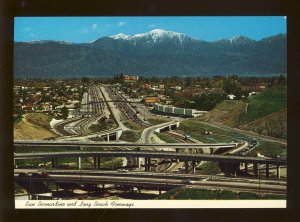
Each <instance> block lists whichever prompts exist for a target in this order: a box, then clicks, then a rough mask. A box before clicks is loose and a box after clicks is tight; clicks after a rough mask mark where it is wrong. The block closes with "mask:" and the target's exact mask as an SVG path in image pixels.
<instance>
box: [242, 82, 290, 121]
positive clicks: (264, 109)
mask: <svg viewBox="0 0 300 222" xmlns="http://www.w3.org/2000/svg"><path fill="white" fill-rule="evenodd" d="M285 108H287V85H286V84H280V85H278V86H274V87H271V88H268V89H266V90H265V91H263V92H262V93H260V94H258V95H253V96H251V97H250V98H249V105H248V109H247V116H246V121H247V122H248V123H249V122H252V121H254V120H256V119H258V118H261V117H264V116H267V115H269V114H271V113H274V112H278V111H280V110H282V109H285Z"/></svg>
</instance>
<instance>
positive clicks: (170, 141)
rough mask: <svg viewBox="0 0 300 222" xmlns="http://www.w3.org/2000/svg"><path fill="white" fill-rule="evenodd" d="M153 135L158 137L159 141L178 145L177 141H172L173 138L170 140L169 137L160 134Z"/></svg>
mask: <svg viewBox="0 0 300 222" xmlns="http://www.w3.org/2000/svg"><path fill="white" fill-rule="evenodd" d="M155 135H156V136H158V138H159V139H161V140H163V141H165V142H167V143H178V141H177V140H175V139H173V138H171V137H169V136H167V135H164V134H162V133H157V132H155Z"/></svg>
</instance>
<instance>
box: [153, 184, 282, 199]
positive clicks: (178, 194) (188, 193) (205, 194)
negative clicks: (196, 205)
mask: <svg viewBox="0 0 300 222" xmlns="http://www.w3.org/2000/svg"><path fill="white" fill-rule="evenodd" d="M157 199H159V200H170V199H177V200H240V199H241V200H252V199H256V200H257V199H277V200H281V199H286V195H258V194H256V193H250V192H239V193H238V192H232V191H226V190H206V189H193V188H185V187H179V188H175V189H172V190H169V191H167V192H166V193H164V194H162V195H160V196H159V197H158V198H157Z"/></svg>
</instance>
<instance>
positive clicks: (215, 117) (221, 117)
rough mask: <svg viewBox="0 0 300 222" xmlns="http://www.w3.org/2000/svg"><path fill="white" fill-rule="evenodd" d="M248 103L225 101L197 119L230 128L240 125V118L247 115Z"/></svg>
mask: <svg viewBox="0 0 300 222" xmlns="http://www.w3.org/2000/svg"><path fill="white" fill-rule="evenodd" d="M246 106H247V103H245V102H242V101H238V100H224V101H222V102H221V103H219V104H218V105H217V106H216V107H215V108H214V109H213V110H211V111H210V112H209V113H208V114H206V115H204V116H199V117H197V118H198V119H200V120H203V121H207V122H212V123H213V122H217V123H222V124H224V125H228V126H230V127H237V126H239V125H240V118H241V115H242V114H243V113H245V109H246Z"/></svg>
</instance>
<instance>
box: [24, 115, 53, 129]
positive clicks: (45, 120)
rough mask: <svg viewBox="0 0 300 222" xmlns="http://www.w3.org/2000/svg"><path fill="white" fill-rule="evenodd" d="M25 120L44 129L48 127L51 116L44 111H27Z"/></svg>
mask: <svg viewBox="0 0 300 222" xmlns="http://www.w3.org/2000/svg"><path fill="white" fill-rule="evenodd" d="M26 120H27V121H28V122H30V123H32V124H35V125H38V126H41V127H43V128H45V129H50V122H51V120H52V116H50V115H47V114H44V113H29V114H28V115H26Z"/></svg>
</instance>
